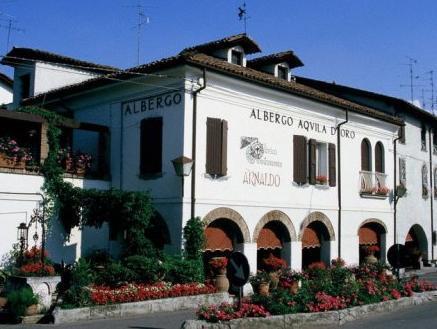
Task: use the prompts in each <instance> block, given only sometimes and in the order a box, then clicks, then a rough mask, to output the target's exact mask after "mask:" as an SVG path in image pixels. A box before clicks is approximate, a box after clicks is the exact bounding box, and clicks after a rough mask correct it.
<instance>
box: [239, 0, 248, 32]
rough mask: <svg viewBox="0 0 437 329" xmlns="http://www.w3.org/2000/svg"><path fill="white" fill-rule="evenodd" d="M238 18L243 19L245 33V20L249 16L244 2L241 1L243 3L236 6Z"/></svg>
mask: <svg viewBox="0 0 437 329" xmlns="http://www.w3.org/2000/svg"><path fill="white" fill-rule="evenodd" d="M238 18H239V20H240V21H243V23H244V34H246V33H247V20H248V19H249V18H250V17H248V16H247V8H246V2H243V4H242V5H241V6H240V7H238Z"/></svg>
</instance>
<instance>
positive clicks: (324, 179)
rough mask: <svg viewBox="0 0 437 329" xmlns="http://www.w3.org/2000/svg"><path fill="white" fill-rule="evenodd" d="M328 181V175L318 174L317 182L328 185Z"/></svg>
mask: <svg viewBox="0 0 437 329" xmlns="http://www.w3.org/2000/svg"><path fill="white" fill-rule="evenodd" d="M327 183H328V177H327V176H316V184H319V185H326V184H327Z"/></svg>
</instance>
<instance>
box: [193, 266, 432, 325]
mask: <svg viewBox="0 0 437 329" xmlns="http://www.w3.org/2000/svg"><path fill="white" fill-rule="evenodd" d="M343 265H344V262H343V261H341V260H337V261H335V262H333V265H332V266H331V267H329V268H323V267H321V266H314V267H312V268H310V269H308V270H306V271H305V272H302V273H296V272H292V271H290V270H282V275H281V276H280V282H279V285H278V287H277V288H276V289H271V292H270V293H269V294H268V295H266V294H254V295H253V296H252V297H251V298H250V299H248V300H246V301H245V303H246V305H245V308H244V309H245V310H255V309H256V310H257V311H256V312H249V311H244V312H240V311H239V310H238V308H236V306H233V305H218V306H201V307H200V309H199V311H198V313H197V316H198V318H199V319H201V320H206V321H209V322H217V321H229V320H232V319H236V318H240V317H253V316H257V317H259V316H269V315H284V314H292V313H314V312H326V311H336V310H341V309H345V308H349V307H354V306H361V305H366V304H373V303H379V302H382V301H388V300H397V299H400V298H401V297H411V296H413V294H414V293H415V292H425V291H430V290H436V289H437V287H435V286H433V285H432V284H431V283H429V282H426V281H422V280H419V279H418V278H412V279H409V280H408V281H398V280H397V279H396V278H394V277H393V276H392V275H391V274H390V272H388V269H387V267H385V266H383V265H380V264H377V265H364V266H360V267H356V268H347V267H344V266H343ZM296 281H298V282H299V284H298V285H297V284H296V285H293V282H296ZM252 282H253V280H252ZM292 287H293V289H290V288H292ZM232 314H233V315H232ZM253 314H255V315H253Z"/></svg>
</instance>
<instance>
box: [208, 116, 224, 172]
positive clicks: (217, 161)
mask: <svg viewBox="0 0 437 329" xmlns="http://www.w3.org/2000/svg"><path fill="white" fill-rule="evenodd" d="M223 128H225V129H223ZM224 135H227V123H226V124H225V125H223V124H222V120H220V119H216V118H207V119H206V172H207V173H208V174H210V175H220V176H221V175H223V169H222V168H223V164H224V163H226V156H225V159H224V161H223V155H224V153H226V152H227V145H223V143H222V139H223V136H224ZM226 140H227V137H226ZM224 168H226V165H225V166H224ZM224 171H225V172H226V170H224Z"/></svg>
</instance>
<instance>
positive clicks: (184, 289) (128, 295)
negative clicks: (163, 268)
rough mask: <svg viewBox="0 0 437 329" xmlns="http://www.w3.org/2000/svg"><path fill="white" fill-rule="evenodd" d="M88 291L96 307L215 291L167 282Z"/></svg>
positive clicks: (209, 286) (201, 286)
mask: <svg viewBox="0 0 437 329" xmlns="http://www.w3.org/2000/svg"><path fill="white" fill-rule="evenodd" d="M90 290H91V302H92V303H93V304H96V305H106V304H115V303H129V302H139V301H145V300H150V299H159V298H170V297H180V296H193V295H201V294H212V293H214V292H215V291H216V289H215V287H214V286H212V285H208V284H202V283H185V284H175V285H172V284H171V283H168V282H158V283H155V284H150V285H145V284H134V283H130V284H126V285H123V286H121V287H119V288H110V287H107V286H92V287H91V288H90Z"/></svg>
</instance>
